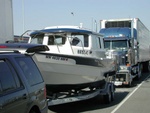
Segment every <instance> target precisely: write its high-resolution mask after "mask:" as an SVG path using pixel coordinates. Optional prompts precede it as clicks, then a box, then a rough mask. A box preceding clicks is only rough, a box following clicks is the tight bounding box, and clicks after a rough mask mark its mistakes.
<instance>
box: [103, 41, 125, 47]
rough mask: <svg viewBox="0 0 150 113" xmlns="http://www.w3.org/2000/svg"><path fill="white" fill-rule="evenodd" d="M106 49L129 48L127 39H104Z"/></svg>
mask: <svg viewBox="0 0 150 113" xmlns="http://www.w3.org/2000/svg"><path fill="white" fill-rule="evenodd" d="M104 46H105V49H127V48H128V45H127V41H126V40H107V41H106V40H105V41H104Z"/></svg>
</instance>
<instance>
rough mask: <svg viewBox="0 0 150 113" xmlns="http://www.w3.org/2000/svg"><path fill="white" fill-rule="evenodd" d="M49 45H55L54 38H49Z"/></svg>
mask: <svg viewBox="0 0 150 113" xmlns="http://www.w3.org/2000/svg"><path fill="white" fill-rule="evenodd" d="M48 45H54V36H52V35H50V36H48Z"/></svg>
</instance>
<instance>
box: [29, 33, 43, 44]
mask: <svg viewBox="0 0 150 113" xmlns="http://www.w3.org/2000/svg"><path fill="white" fill-rule="evenodd" d="M43 39H44V34H39V35H34V36H32V40H31V43H32V44H43Z"/></svg>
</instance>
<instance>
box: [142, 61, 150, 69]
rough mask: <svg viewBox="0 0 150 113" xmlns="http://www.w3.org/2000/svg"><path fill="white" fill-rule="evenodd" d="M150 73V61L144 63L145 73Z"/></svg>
mask: <svg viewBox="0 0 150 113" xmlns="http://www.w3.org/2000/svg"><path fill="white" fill-rule="evenodd" d="M149 71H150V66H149V61H146V62H143V72H149Z"/></svg>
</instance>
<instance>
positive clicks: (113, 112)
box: [111, 75, 150, 113]
mask: <svg viewBox="0 0 150 113" xmlns="http://www.w3.org/2000/svg"><path fill="white" fill-rule="evenodd" d="M149 77H150V75H149V76H148V77H147V78H145V79H144V80H143V81H142V82H141V84H139V85H138V86H137V87H136V88H135V89H134V90H133V91H132V92H131V93H130V94H129V95H128V96H127V97H126V98H125V99H124V100H123V101H122V102H121V103H120V104H119V105H118V106H117V107H116V108H115V109H114V110H113V111H112V112H111V113H115V112H116V111H117V110H118V109H119V108H120V107H121V106H122V105H123V104H124V103H125V102H126V101H127V100H128V99H129V98H130V97H131V96H132V95H133V94H134V93H135V92H136V90H137V89H139V87H141V85H142V84H143V83H144V82H145V80H146V79H148V78H149Z"/></svg>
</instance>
